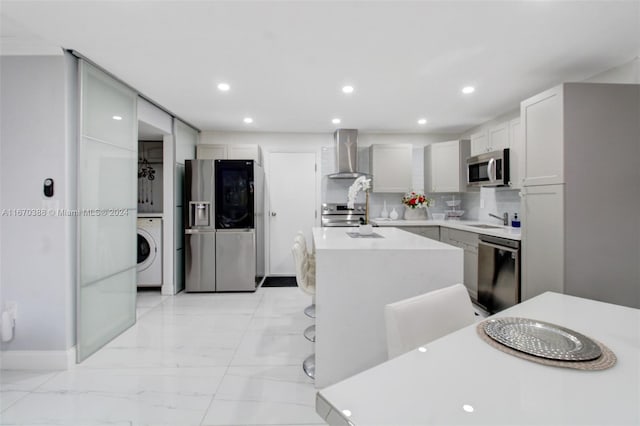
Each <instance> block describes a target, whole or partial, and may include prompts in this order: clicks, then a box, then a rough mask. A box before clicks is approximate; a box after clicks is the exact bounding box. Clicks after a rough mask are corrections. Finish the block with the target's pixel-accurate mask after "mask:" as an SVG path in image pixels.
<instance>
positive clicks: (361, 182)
mask: <svg viewBox="0 0 640 426" xmlns="http://www.w3.org/2000/svg"><path fill="white" fill-rule="evenodd" d="M369 188H371V179H367V177H366V176H360V177H359V178H358V179H356V180H355V181H354V182H353V184H352V185H351V186H350V187H349V193H348V194H347V207H348V208H350V209H352V208H353V205H354V203H355V202H356V196H357V195H358V192H359V191H364V192H368V191H369Z"/></svg>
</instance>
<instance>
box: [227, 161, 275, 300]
mask: <svg viewBox="0 0 640 426" xmlns="http://www.w3.org/2000/svg"><path fill="white" fill-rule="evenodd" d="M215 163H216V164H215V187H216V190H215V227H216V291H254V290H255V289H256V287H257V285H258V284H259V283H260V280H261V279H262V278H263V277H264V208H263V205H264V171H263V170H262V167H260V166H259V165H258V164H256V162H255V161H253V160H216V162H215Z"/></svg>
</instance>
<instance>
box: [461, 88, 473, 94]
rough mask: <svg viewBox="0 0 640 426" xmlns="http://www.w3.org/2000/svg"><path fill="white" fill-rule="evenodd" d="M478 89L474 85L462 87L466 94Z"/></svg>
mask: <svg viewBox="0 0 640 426" xmlns="http://www.w3.org/2000/svg"><path fill="white" fill-rule="evenodd" d="M475 91H476V88H475V87H473V86H466V87H463V88H462V93H464V94H465V95H468V94H469V93H473V92H475Z"/></svg>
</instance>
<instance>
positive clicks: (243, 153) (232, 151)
mask: <svg viewBox="0 0 640 426" xmlns="http://www.w3.org/2000/svg"><path fill="white" fill-rule="evenodd" d="M227 159H229V160H254V161H255V162H256V163H258V164H259V165H262V149H260V145H229V146H228V147H227Z"/></svg>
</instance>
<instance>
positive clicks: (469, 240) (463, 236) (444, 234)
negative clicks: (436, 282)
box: [440, 227, 478, 301]
mask: <svg viewBox="0 0 640 426" xmlns="http://www.w3.org/2000/svg"><path fill="white" fill-rule="evenodd" d="M440 241H442V242H443V243H447V244H451V245H452V246H455V247H459V248H461V249H463V250H464V285H465V287H467V290H468V291H469V295H470V296H471V299H472V300H474V301H477V300H478V234H476V233H473V232H467V231H459V230H457V229H449V228H444V227H441V228H440Z"/></svg>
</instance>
